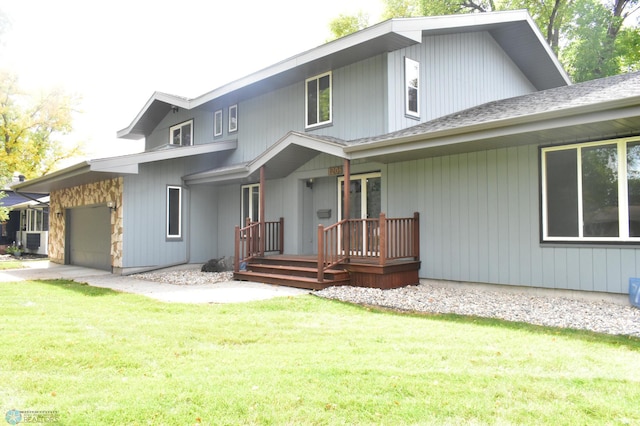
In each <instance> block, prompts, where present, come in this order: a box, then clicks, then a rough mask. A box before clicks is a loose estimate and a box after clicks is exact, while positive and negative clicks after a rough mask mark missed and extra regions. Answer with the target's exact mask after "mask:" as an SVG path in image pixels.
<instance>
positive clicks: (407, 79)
mask: <svg viewBox="0 0 640 426" xmlns="http://www.w3.org/2000/svg"><path fill="white" fill-rule="evenodd" d="M404 85H405V95H404V98H405V101H404V105H405V108H404V112H405V114H407V115H409V116H411V117H417V118H419V117H420V90H419V88H420V62H418V61H414V60H413V59H409V58H406V57H405V58H404Z"/></svg>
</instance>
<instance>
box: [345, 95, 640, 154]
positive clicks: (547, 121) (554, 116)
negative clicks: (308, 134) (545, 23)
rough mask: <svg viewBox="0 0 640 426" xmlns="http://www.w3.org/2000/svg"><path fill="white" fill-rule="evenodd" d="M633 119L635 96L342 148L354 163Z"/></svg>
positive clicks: (639, 106)
mask: <svg viewBox="0 0 640 426" xmlns="http://www.w3.org/2000/svg"><path fill="white" fill-rule="evenodd" d="M634 116H640V97H638V96H634V97H631V98H625V99H622V100H620V99H618V100H615V101H610V102H605V103H600V104H593V105H586V106H579V107H574V108H568V109H566V110H560V111H558V110H551V111H545V112H542V113H537V114H530V115H525V116H520V117H514V118H508V119H504V120H493V121H489V122H486V123H480V124H475V125H471V126H466V127H461V128H456V129H446V130H442V131H436V132H431V133H426V134H416V135H411V136H406V137H402V138H397V139H385V140H382V141H376V142H372V143H365V144H361V145H351V146H348V147H345V148H344V151H345V152H346V153H347V154H350V155H351V156H352V158H353V159H357V158H367V157H369V156H374V155H385V154H393V153H397V152H402V151H412V150H416V149H425V148H434V147H440V146H445V145H453V144H459V143H464V142H472V141H480V140H484V139H489V138H496V137H504V136H509V135H515V134H522V133H527V132H533V131H540V130H551V129H554V128H559V127H566V126H578V125H581V124H588V123H594V122H597V121H606V120H613V119H617V118H625V117H634Z"/></svg>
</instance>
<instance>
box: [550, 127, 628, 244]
mask: <svg viewBox="0 0 640 426" xmlns="http://www.w3.org/2000/svg"><path fill="white" fill-rule="evenodd" d="M541 154H542V155H541V160H542V164H541V167H542V173H541V178H542V235H543V240H544V241H589V242H606V241H611V242H625V241H629V242H631V241H633V242H640V138H633V139H631V138H630V139H620V140H611V141H602V142H593V143H584V144H578V145H570V146H559V147H550V148H543V149H542V152H541Z"/></svg>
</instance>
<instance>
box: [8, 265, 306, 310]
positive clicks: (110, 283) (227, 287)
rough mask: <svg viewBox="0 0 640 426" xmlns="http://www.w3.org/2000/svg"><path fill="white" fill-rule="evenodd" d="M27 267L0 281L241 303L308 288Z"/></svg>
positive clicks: (167, 299)
mask: <svg viewBox="0 0 640 426" xmlns="http://www.w3.org/2000/svg"><path fill="white" fill-rule="evenodd" d="M25 264H26V265H27V266H28V268H25V269H15V270H9V271H0V282H12V281H24V280H51V279H66V280H74V281H77V282H81V283H87V284H89V285H92V286H95V287H102V288H110V289H112V290H115V291H121V292H125V293H135V294H142V295H144V296H147V297H151V298H153V299H157V300H161V301H163V302H178V303H241V302H250V301H254V300H265V299H271V298H274V297H290V296H298V295H301V294H309V293H310V290H303V289H298V288H292V287H282V286H275V285H269V284H262V283H257V282H249V281H227V282H220V283H215V284H198V285H174V284H165V283H158V282H154V281H146V280H141V279H138V278H133V277H129V276H121V275H114V274H112V273H110V272H106V271H101V270H98V269H90V268H83V267H80V266H72V265H59V264H57V263H53V262H49V261H48V260H39V261H29V262H25Z"/></svg>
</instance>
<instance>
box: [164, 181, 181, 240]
mask: <svg viewBox="0 0 640 426" xmlns="http://www.w3.org/2000/svg"><path fill="white" fill-rule="evenodd" d="M167 238H170V239H177V238H182V188H181V187H179V186H167Z"/></svg>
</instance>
